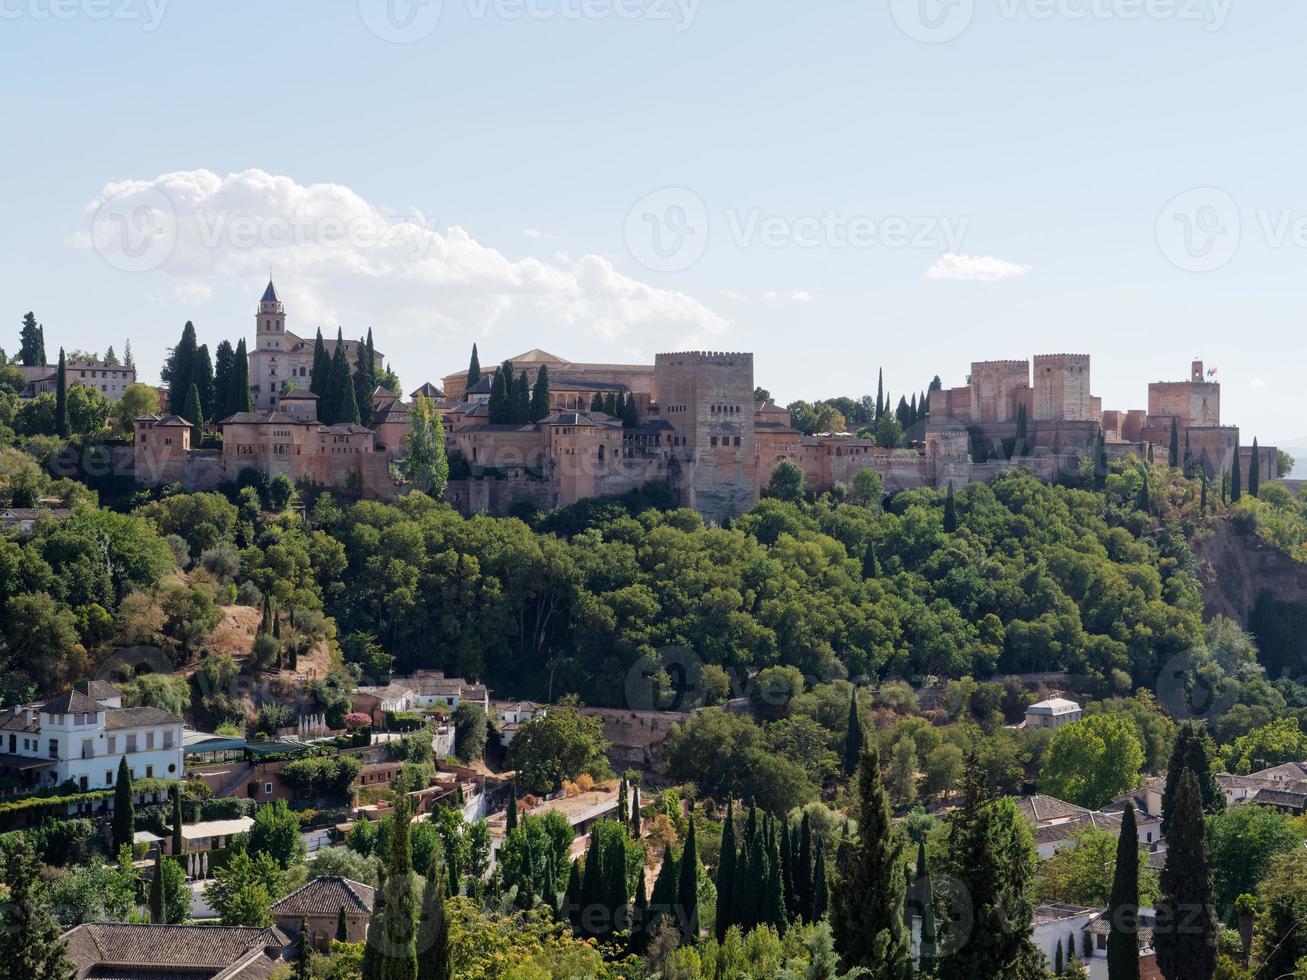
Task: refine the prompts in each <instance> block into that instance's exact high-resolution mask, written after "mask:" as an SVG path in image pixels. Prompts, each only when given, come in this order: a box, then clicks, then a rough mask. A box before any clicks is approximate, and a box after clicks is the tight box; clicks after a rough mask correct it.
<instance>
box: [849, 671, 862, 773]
mask: <svg viewBox="0 0 1307 980" xmlns="http://www.w3.org/2000/svg"><path fill="white" fill-rule="evenodd" d="M864 741H865V739H864V738H863V734H862V718H861V716H860V715H859V714H858V688H857V686H856V685H854V686H853V687H852V688H851V689H850V691H849V727H848V731H847V732H846V733H845V736H844V775H846V776H852V775H853V773H854V772H856V771H857V768H858V763H859V760H860V759H861V758H862V745H863V742H864Z"/></svg>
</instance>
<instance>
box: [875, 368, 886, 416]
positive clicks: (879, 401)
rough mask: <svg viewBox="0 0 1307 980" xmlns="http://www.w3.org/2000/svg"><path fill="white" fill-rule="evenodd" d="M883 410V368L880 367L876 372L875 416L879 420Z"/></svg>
mask: <svg viewBox="0 0 1307 980" xmlns="http://www.w3.org/2000/svg"><path fill="white" fill-rule="evenodd" d="M884 412H885V369H884V368H880V369H879V370H877V372H876V418H875V421H877V422H879V421H880V417H881V415H882V414H884Z"/></svg>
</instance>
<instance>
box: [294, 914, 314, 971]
mask: <svg viewBox="0 0 1307 980" xmlns="http://www.w3.org/2000/svg"><path fill="white" fill-rule="evenodd" d="M310 955H311V954H310V952H309V917H308V916H307V915H301V916H300V934H299V935H298V936H296V937H295V980H309V956H310Z"/></svg>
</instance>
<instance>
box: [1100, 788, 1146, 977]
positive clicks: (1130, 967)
mask: <svg viewBox="0 0 1307 980" xmlns="http://www.w3.org/2000/svg"><path fill="white" fill-rule="evenodd" d="M1107 916H1108V929H1109V930H1110V931H1109V932H1108V934H1107V976H1108V980H1138V977H1139V836H1138V829H1137V827H1136V825H1135V808H1134V804H1132V803H1130V802H1129V801H1127V802H1126V805H1125V810H1124V811H1123V812H1122V814H1121V835H1120V837H1118V838H1117V842H1116V873H1115V875H1114V877H1113V878H1112V895H1111V898H1109V899H1108V903H1107Z"/></svg>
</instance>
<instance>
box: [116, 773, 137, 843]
mask: <svg viewBox="0 0 1307 980" xmlns="http://www.w3.org/2000/svg"><path fill="white" fill-rule="evenodd" d="M132 795H133V794H132V772H131V770H130V769H128V768H127V756H125V755H124V756H122V757H121V758H119V760H118V779H117V781H115V782H114V785H113V823H112V828H113V834H112V837H111V839H112V841H113V853H114V857H117V856H118V853H119V852H120V851H121V850H122V849H123V847H130V846H131V845H132V842H133V840H134V839H135V833H136V810H135V805H134V803H133V802H132Z"/></svg>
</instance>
